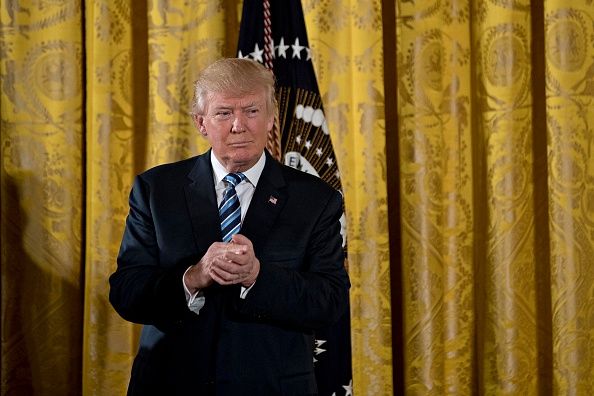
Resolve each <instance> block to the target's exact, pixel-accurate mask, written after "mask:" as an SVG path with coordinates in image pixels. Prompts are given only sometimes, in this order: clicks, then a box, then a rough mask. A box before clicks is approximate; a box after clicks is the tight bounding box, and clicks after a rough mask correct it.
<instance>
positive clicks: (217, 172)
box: [182, 151, 266, 314]
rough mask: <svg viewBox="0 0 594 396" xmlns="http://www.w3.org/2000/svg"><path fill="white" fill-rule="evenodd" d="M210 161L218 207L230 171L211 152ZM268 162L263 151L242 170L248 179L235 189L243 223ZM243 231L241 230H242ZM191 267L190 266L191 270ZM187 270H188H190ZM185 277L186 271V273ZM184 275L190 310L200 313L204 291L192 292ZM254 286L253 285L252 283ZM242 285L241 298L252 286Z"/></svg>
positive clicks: (203, 300)
mask: <svg viewBox="0 0 594 396" xmlns="http://www.w3.org/2000/svg"><path fill="white" fill-rule="evenodd" d="M210 163H211V165H212V170H213V172H212V173H213V183H214V187H215V192H216V194H217V207H218V206H219V205H220V204H221V201H222V200H223V193H224V192H225V188H226V185H225V181H224V180H223V178H224V177H225V176H226V175H227V174H228V173H229V172H228V171H227V170H226V169H225V167H224V166H223V165H222V164H221V163H220V162H219V160H218V159H217V157H215V155H214V154H213V153H212V151H211V152H210ZM265 164H266V155H265V154H264V153H262V155H261V156H260V159H259V160H258V162H256V164H255V165H254V166H252V167H251V168H250V169H248V170H246V171H245V172H242V173H243V174H244V175H245V177H246V179H245V180H242V181H241V182H240V183H239V184H238V185H237V186H235V191H236V193H237V197H238V198H239V204H240V206H241V223H242V224H243V219H244V218H245V214H246V213H247V210H248V208H249V206H250V202H252V197H253V196H254V191H255V190H256V186H257V185H258V180H260V176H261V175H262V171H263V170H264V165H265ZM240 232H241V231H240ZM189 269H190V268H188V270H189ZM188 270H186V272H188ZM184 277H185V273H184ZM184 277H182V283H183V285H184V290H185V292H186V302H187V303H188V308H189V309H190V311H192V312H194V313H195V314H199V313H200V309H202V307H203V306H204V302H205V297H204V293H203V292H202V291H201V290H199V291H197V292H196V293H194V294H191V293H190V291H189V290H188V287H187V286H186V282H185V281H184ZM252 286H253V285H252ZM252 286H250V287H249V288H245V287H243V286H242V287H241V292H240V298H245V296H247V293H248V292H249V291H250V289H251V288H252Z"/></svg>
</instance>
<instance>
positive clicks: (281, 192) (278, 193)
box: [240, 153, 287, 255]
mask: <svg viewBox="0 0 594 396" xmlns="http://www.w3.org/2000/svg"><path fill="white" fill-rule="evenodd" d="M281 166H282V165H280V164H279V163H278V162H276V160H274V159H273V158H272V157H270V155H268V153H266V165H265V166H264V170H263V171H262V175H261V176H260V180H258V185H257V186H256V190H255V191H254V196H253V197H252V201H251V203H250V207H249V209H248V211H247V213H246V216H245V219H244V221H243V224H242V226H241V231H240V233H241V234H243V235H245V236H246V237H247V238H249V239H250V240H251V241H252V244H253V246H254V251H255V253H256V255H259V254H260V249H261V248H262V246H264V243H265V241H266V239H267V237H268V234H269V233H270V230H271V228H272V226H273V225H274V222H275V221H276V218H277V217H278V215H279V213H280V212H281V210H282V208H283V207H284V205H285V204H286V202H287V192H286V189H285V180H284V178H283V175H282V171H281Z"/></svg>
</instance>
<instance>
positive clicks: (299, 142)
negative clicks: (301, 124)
mask: <svg viewBox="0 0 594 396" xmlns="http://www.w3.org/2000/svg"><path fill="white" fill-rule="evenodd" d="M295 141H296V142H297V144H301V135H297V137H296V138H295Z"/></svg>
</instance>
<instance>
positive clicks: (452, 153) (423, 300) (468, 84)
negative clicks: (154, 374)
mask: <svg viewBox="0 0 594 396" xmlns="http://www.w3.org/2000/svg"><path fill="white" fill-rule="evenodd" d="M302 4H303V8H304V13H305V18H306V24H307V28H308V34H309V40H310V45H311V48H312V52H313V56H314V59H313V61H314V66H315V68H316V73H317V78H318V83H319V86H320V91H321V93H322V96H323V101H324V107H325V110H326V113H327V117H328V120H329V123H330V133H331V137H332V139H333V144H334V147H335V150H336V156H337V161H338V164H339V167H340V170H341V173H342V180H343V183H344V185H343V187H344V191H345V202H346V208H347V221H348V235H349V262H348V264H349V273H350V275H351V280H352V283H353V287H352V291H351V311H352V312H351V314H352V346H353V384H354V388H355V391H354V394H356V395H364V394H365V395H391V394H393V393H406V394H411V395H416V394H419V395H425V394H435V395H443V394H451V395H464V394H524V393H525V394H530V395H531V394H553V393H554V394H557V393H559V394H574V395H582V394H588V392H589V391H590V390H591V389H594V302H593V301H594V265H593V264H594V156H593V155H592V148H593V147H592V145H593V139H594V131H593V130H592V128H593V127H592V124H594V107H593V106H592V105H591V101H592V97H593V96H594V73H593V71H592V70H594V47H593V46H592V42H593V37H594V5H593V4H592V1H591V0H576V1H572V2H571V4H568V2H565V1H562V0H545V1H544V2H543V1H532V3H531V2H530V1H529V0H482V1H471V0H466V1H457V0H419V1H409V0H395V1H388V0H384V1H383V2H382V1H380V0H374V1H371V2H354V1H350V2H349V1H344V0H342V1H339V0H324V1H315V0H303V1H302ZM0 8H1V10H0V11H1V13H0V23H1V24H0V53H1V54H2V56H1V61H0V66H1V72H2V82H1V92H2V94H1V95H2V96H1V99H0V109H1V118H2V125H1V127H2V129H1V132H2V134H1V140H0V144H1V150H2V151H1V153H2V159H1V163H2V169H1V173H0V177H1V179H0V181H1V186H0V205H1V210H2V212H1V215H2V222H1V229H0V231H1V233H0V237H1V268H0V269H1V273H2V280H1V282H2V285H1V286H2V289H1V290H2V296H1V298H2V300H1V315H2V318H1V319H2V322H1V323H2V328H1V337H2V347H1V348H2V350H1V368H0V370H1V375H2V379H1V381H2V382H1V383H2V385H1V386H2V388H1V393H2V394H3V395H27V394H32V395H33V394H34V395H70V394H72V395H77V394H81V393H82V394H85V395H114V394H124V393H125V388H126V385H127V380H128V376H129V370H130V365H131V361H132V357H133V355H134V353H135V349H136V344H137V337H138V327H137V326H134V325H131V324H129V323H126V322H124V321H123V320H122V319H121V318H119V317H118V316H117V315H116V314H115V313H114V312H113V310H112V309H111V307H110V305H109V303H108V301H107V293H108V284H107V277H108V275H109V274H110V273H111V272H112V271H113V270H114V268H115V256H116V254H117V250H118V247H119V242H120V238H121V233H122V230H123V221H124V218H125V216H126V213H127V196H128V191H129V188H130V184H131V182H132V178H133V176H134V175H135V174H136V173H138V172H140V171H142V170H144V169H146V168H148V167H150V166H152V165H155V164H158V163H162V162H165V161H173V160H177V159H180V158H185V157H188V156H191V155H194V154H195V153H198V152H201V151H202V150H204V149H205V148H206V144H205V142H204V141H203V140H201V139H200V138H199V137H198V135H197V134H196V133H195V131H194V129H193V126H192V125H191V123H190V119H189V118H188V116H187V108H188V103H189V100H190V98H191V92H190V91H191V90H190V83H191V81H192V79H193V76H194V75H195V73H196V72H197V70H199V69H200V68H201V67H203V66H205V65H206V64H208V63H209V62H210V61H212V60H213V59H215V58H217V57H220V56H233V55H234V51H235V46H236V42H237V34H238V31H237V29H238V26H239V23H238V22H239V18H240V15H241V1H235V0H233V1H232V0H220V1H200V0H188V1H181V0H168V1H167V0H155V1H152V2H142V1H133V0H118V1H104V0H101V1H86V2H84V3H82V4H81V3H80V2H79V1H64V2H57V1H50V0H31V1H29V2H17V1H12V0H3V1H2V5H1V7H0ZM390 34H391V36H390ZM386 139H387V140H388V141H392V142H395V146H397V148H398V151H397V155H395V156H393V157H391V156H392V153H393V152H394V147H390V146H386V144H385V142H386ZM388 180H396V181H395V182H390V183H389V182H388ZM394 203H396V206H397V207H395V204H394ZM394 213H398V214H399V216H398V218H396V219H395V218H394ZM388 219H390V221H392V222H393V223H392V224H391V227H390V228H391V230H392V231H393V232H392V233H391V234H389V233H388V225H389V224H388ZM394 224H396V225H397V226H396V227H394ZM394 230H396V231H394ZM390 257H391V258H392V260H390ZM399 279H402V282H401V283H400V282H394V281H395V280H399ZM400 296H402V299H401V300H399V299H400ZM392 302H393V304H397V305H392ZM397 308H398V309H397ZM400 312H401V315H400ZM400 316H401V317H400ZM392 318H395V319H396V320H394V321H392ZM393 371H394V374H395V375H394V378H395V379H396V380H395V381H394V382H393V379H392V377H393Z"/></svg>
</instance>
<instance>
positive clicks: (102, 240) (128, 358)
mask: <svg viewBox="0 0 594 396" xmlns="http://www.w3.org/2000/svg"><path fill="white" fill-rule="evenodd" d="M134 7H135V6H134V2H132V1H127V2H126V1H119V2H94V1H87V2H86V3H85V11H86V13H85V20H86V24H87V26H86V29H85V32H86V65H85V66H86V77H87V79H86V92H87V102H86V133H87V138H86V153H87V166H86V235H87V239H86V249H85V251H86V259H85V285H84V286H85V288H84V291H85V294H84V296H85V299H84V302H85V317H84V355H83V370H82V376H83V388H82V389H83V394H87V395H107V394H120V395H121V394H125V392H126V387H127V384H128V378H129V372H130V367H131V363H132V357H133V356H134V354H135V352H136V348H137V342H138V328H137V327H135V326H132V325H131V324H130V323H127V322H125V321H123V320H122V319H121V318H120V317H119V316H118V315H117V314H116V313H115V311H114V310H113V308H112V307H111V305H110V304H109V300H108V296H109V283H108V278H109V275H110V274H111V273H112V272H113V271H114V270H115V267H116V262H115V257H116V255H117V252H118V249H119V244H120V241H121V237H122V233H123V230H124V220H125V217H126V214H127V212H128V193H129V191H130V185H131V183H132V180H133V177H134V175H135V173H136V172H138V171H140V170H142V169H141V166H138V164H142V162H143V161H144V159H145V154H144V152H143V150H142V148H143V142H144V140H145V137H144V134H145V132H144V131H143V130H142V127H144V126H145V125H146V123H145V122H143V117H145V116H146V110H145V108H143V106H146V105H145V100H144V99H143V98H146V97H147V95H148V92H147V91H146V88H145V90H144V92H137V91H136V90H135V88H136V85H135V84H134V82H135V78H136V76H135V73H142V71H141V70H136V69H137V67H140V68H146V64H142V65H140V66H139V65H138V62H137V60H138V58H139V57H142V51H141V48H142V46H143V45H146V43H145V42H142V41H141V40H145V39H146V35H145V37H142V35H140V37H137V36H135V35H134V33H135V31H134V26H136V25H135V24H136V23H138V21H139V20H142V19H143V18H144V19H146V17H145V15H146V12H145V13H144V14H143V13H142V12H137V11H138V10H137V9H135V8H134ZM135 11H136V12H135ZM133 18H134V20H135V21H136V22H133ZM145 60H146V59H145Z"/></svg>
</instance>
